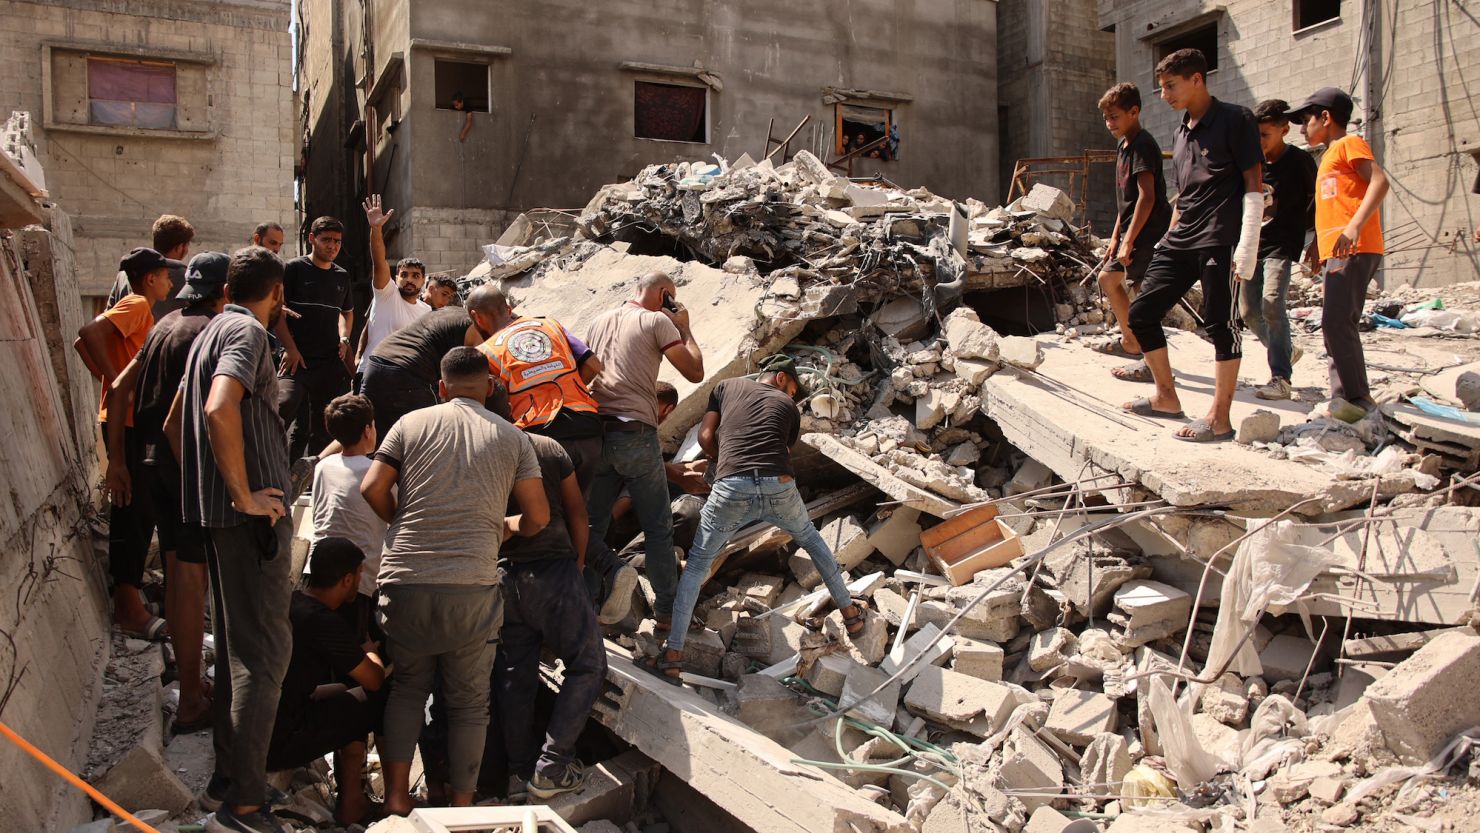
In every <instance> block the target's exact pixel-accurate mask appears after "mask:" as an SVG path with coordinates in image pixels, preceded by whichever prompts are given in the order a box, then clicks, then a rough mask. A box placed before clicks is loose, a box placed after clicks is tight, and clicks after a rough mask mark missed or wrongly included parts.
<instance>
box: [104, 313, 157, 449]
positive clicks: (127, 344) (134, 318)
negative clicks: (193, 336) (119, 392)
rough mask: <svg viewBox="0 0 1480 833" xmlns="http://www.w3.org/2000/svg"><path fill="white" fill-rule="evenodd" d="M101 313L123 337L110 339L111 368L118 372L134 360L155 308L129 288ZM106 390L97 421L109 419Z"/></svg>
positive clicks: (129, 420) (129, 422)
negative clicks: (118, 339)
mask: <svg viewBox="0 0 1480 833" xmlns="http://www.w3.org/2000/svg"><path fill="white" fill-rule="evenodd" d="M103 317H104V318H106V319H108V323H110V324H112V325H113V326H114V327H116V328H118V334H119V335H121V336H123V340H122V341H110V342H109V349H110V350H111V351H112V355H111V356H109V358H110V359H112V360H113V369H114V370H116V371H118V372H119V373H122V372H123V369H124V368H125V367H127V366H128V363H129V362H131V361H133V360H134V355H135V354H136V353H138V352H139V348H141V347H143V346H144V337H145V336H147V335H149V328H151V327H153V326H154V310H153V308H152V305H151V304H150V303H149V301H148V300H147V299H146V298H144V296H143V295H136V294H134V293H132V292H130V293H129V294H127V295H125V296H123V297H122V298H119V299H118V303H116V304H114V305H113V306H111V307H109V308H108V310H107V312H104V313H103ZM107 396H108V392H107V391H103V397H104V399H103V402H100V403H98V422H107V421H108V409H107V408H105V407H103V403H105V402H107ZM124 424H125V425H127V426H129V427H133V424H134V413H133V410H132V409H130V410H129V412H128V414H127V418H126V421H125V422H124Z"/></svg>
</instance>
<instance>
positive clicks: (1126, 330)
mask: <svg viewBox="0 0 1480 833" xmlns="http://www.w3.org/2000/svg"><path fill="white" fill-rule="evenodd" d="M1099 106H1100V112H1101V113H1102V114H1104V117H1105V129H1106V130H1109V131H1110V135H1111V136H1114V137H1115V142H1116V145H1115V206H1116V215H1115V230H1114V231H1112V232H1111V233H1110V250H1109V252H1108V253H1107V254H1106V255H1105V262H1104V264H1103V265H1102V266H1101V267H1100V278H1099V280H1100V289H1101V291H1103V292H1104V293H1105V297H1106V298H1108V299H1109V300H1110V309H1111V310H1112V311H1113V312H1114V313H1115V322H1116V323H1117V324H1119V325H1120V339H1119V340H1118V341H1110V342H1108V343H1106V345H1105V346H1104V347H1102V348H1101V350H1102V351H1103V352H1106V353H1110V354H1112V355H1116V356H1124V357H1126V358H1139V357H1140V355H1141V345H1140V343H1139V342H1137V341H1136V335H1135V333H1133V332H1131V330H1130V327H1129V326H1127V320H1128V319H1129V317H1130V309H1131V298H1130V295H1129V293H1127V291H1126V283H1127V282H1129V283H1130V284H1132V285H1134V286H1140V284H1141V278H1143V277H1145V275H1146V267H1147V266H1149V265H1150V264H1151V253H1152V252H1153V251H1154V249H1155V247H1156V243H1157V241H1158V240H1161V237H1162V235H1164V234H1166V232H1167V225H1168V224H1169V223H1170V222H1171V219H1172V207H1171V206H1170V205H1169V204H1168V203H1167V184H1166V179H1165V178H1164V177H1163V175H1162V164H1161V146H1160V145H1158V144H1157V143H1156V139H1155V138H1154V137H1152V135H1151V133H1150V132H1148V131H1146V130H1143V129H1141V91H1140V89H1138V88H1137V87H1136V85H1135V84H1131V83H1129V82H1125V83H1120V84H1116V85H1115V86H1113V87H1111V88H1110V89H1109V90H1107V91H1106V92H1105V94H1104V95H1103V96H1101V97H1100V105H1099Z"/></svg>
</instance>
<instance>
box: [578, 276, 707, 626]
mask: <svg viewBox="0 0 1480 833" xmlns="http://www.w3.org/2000/svg"><path fill="white" fill-rule="evenodd" d="M677 296H678V287H677V286H676V285H675V284H674V283H673V279H672V278H670V277H668V276H667V275H665V274H663V273H662V272H649V273H648V274H646V275H643V276H642V277H641V278H638V279H637V282H636V285H635V287H634V292H633V297H632V298H631V299H630V300H629V301H627V303H625V304H623V305H622V306H620V307H618V308H616V309H614V310H611V311H610V312H607V313H605V314H603V315H602V316H601V317H600V318H597V319H596V321H595V323H593V324H592V325H591V331H590V333H589V334H588V336H587V339H586V340H587V342H588V343H589V344H590V345H591V349H592V350H593V351H595V353H596V355H598V356H600V357H601V361H602V362H603V363H604V365H605V367H604V368H603V369H602V372H601V374H600V375H599V376H597V377H596V379H595V380H594V381H593V383H592V386H591V392H592V394H594V395H595V397H596V402H597V405H598V406H600V411H601V427H602V434H603V436H602V449H601V463H600V464H599V465H598V466H597V469H596V475H595V479H594V480H593V482H592V485H591V499H590V503H589V506H588V509H589V511H590V515H591V540H593V541H600V540H602V539H604V538H605V537H606V530H607V526H608V524H610V522H611V512H612V505H613V504H614V503H616V500H617V495H618V494H619V493H620V492H621V489H622V486H623V485H626V487H627V490H628V493H629V494H630V495H631V496H632V505H633V508H634V509H635V510H636V512H637V518H638V520H639V521H640V522H641V524H642V531H643V534H644V535H645V536H646V541H645V546H644V549H645V551H646V556H645V559H644V564H645V568H646V570H647V574H648V580H649V581H651V582H652V584H653V592H654V593H655V594H656V595H657V603H656V609H655V610H654V611H653V613H654V615H655V616H656V618H657V621H658V624H659V626H660V627H667V626H668V623H669V621H670V620H671V619H672V610H673V594H674V590H675V587H676V585H677V584H678V562H677V559H676V558H675V556H674V552H673V523H672V518H671V517H670V515H669V505H668V486H667V482H666V478H665V477H664V471H663V449H662V446H661V445H659V443H658V398H657V394H656V392H655V391H656V387H655V386H656V385H657V382H658V369H659V367H660V366H661V364H662V361H663V359H665V358H666V359H667V360H668V363H669V364H671V365H673V367H674V369H676V370H677V371H678V372H679V373H680V374H681V375H682V376H683V377H684V378H685V379H687V380H689V381H690V382H700V381H703V379H704V354H703V353H702V352H701V351H700V349H699V342H698V340H697V339H695V338H694V333H693V331H692V330H690V329H689V311H688V310H687V309H685V308H684V306H683V305H682V304H680V303H678V300H677ZM610 560H611V561H615V557H614V556H611V558H610ZM589 566H591V567H595V568H596V570H595V571H592V570H589V569H588V571H587V582H588V584H589V583H590V581H591V577H592V576H600V575H610V576H615V575H617V574H618V573H619V572H620V564H616V565H613V564H611V563H608V564H592V565H589ZM604 595H606V594H604V593H593V596H595V597H597V598H600V597H602V596H604Z"/></svg>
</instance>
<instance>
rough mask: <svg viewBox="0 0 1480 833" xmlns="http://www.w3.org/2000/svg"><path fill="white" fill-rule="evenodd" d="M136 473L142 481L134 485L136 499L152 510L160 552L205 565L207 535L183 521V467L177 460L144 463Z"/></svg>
mask: <svg viewBox="0 0 1480 833" xmlns="http://www.w3.org/2000/svg"><path fill="white" fill-rule="evenodd" d="M135 471H136V472H137V473H138V481H139V482H137V483H135V484H134V495H135V499H136V500H140V499H142V500H143V501H144V503H145V505H147V506H148V507H149V513H150V515H151V517H152V518H153V520H154V526H155V532H156V534H157V535H158V536H159V551H160V552H162V553H163V552H173V553H174V554H175V558H177V559H179V560H181V561H184V562H185V563H187V564H204V563H206V545H205V535H204V534H203V533H202V531H201V528H200V526H199V525H197V524H187V523H185V522H184V521H183V520H181V515H182V509H181V503H180V467H179V466H178V465H176V464H175V461H174V458H169V459H168V460H167V461H162V462H161V463H160V464H157V465H156V464H150V463H143V464H140V465H139V466H137V467H136V468H135Z"/></svg>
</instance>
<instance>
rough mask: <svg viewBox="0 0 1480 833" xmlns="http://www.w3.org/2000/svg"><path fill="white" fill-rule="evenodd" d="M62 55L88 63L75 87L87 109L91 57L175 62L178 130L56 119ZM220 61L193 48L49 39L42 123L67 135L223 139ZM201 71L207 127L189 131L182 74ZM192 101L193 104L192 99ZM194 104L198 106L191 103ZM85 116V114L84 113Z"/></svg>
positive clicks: (43, 78) (45, 50) (201, 109)
mask: <svg viewBox="0 0 1480 833" xmlns="http://www.w3.org/2000/svg"><path fill="white" fill-rule="evenodd" d="M57 53H66V54H69V55H73V56H77V57H78V58H80V59H81V60H82V62H83V68H82V69H83V73H84V75H83V78H82V89H81V90H78V91H71V92H72V93H73V94H80V101H81V102H82V104H83V105H84V110H85V109H86V103H87V100H88V99H87V79H86V74H85V73H86V61H87V59H89V58H92V57H98V58H122V59H133V60H145V61H160V62H172V63H174V64H175V123H176V125H177V126H176V127H174V128H168V129H164V128H152V127H121V126H113V125H101V124H91V123H89V122H86V121H82V122H72V121H60V120H59V119H58V118H57V99H58V91H57V89H56V78H55V77H54V66H55V64H54V62H55V60H56V58H57ZM219 67H220V60H219V59H218V58H217V56H216V55H215V54H213V53H209V52H190V51H185V50H178V49H156V48H153V47H147V46H127V45H122V44H107V43H97V42H94V41H77V40H44V41H42V42H41V100H42V113H43V118H42V127H44V128H45V129H46V130H48V131H57V132H62V133H85V134H92V135H100V136H134V137H147V138H154V139H176V140H186V141H214V140H216V139H217V138H219V129H218V127H217V123H216V108H215V101H214V95H215V91H216V89H217V86H218V84H219V80H220V79H219V77H218V73H219ZM187 68H188V69H190V70H191V71H199V72H201V73H203V75H204V91H205V100H204V101H202V102H198V104H199V112H200V113H201V115H202V121H203V122H204V129H201V130H190V129H183V128H180V127H178V124H179V122H180V109H181V98H180V75H181V72H182V71H183V70H186V69H187ZM187 103H189V102H187ZM191 106H192V107H193V106H194V104H192V105H191ZM84 115H86V114H85V113H84Z"/></svg>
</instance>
